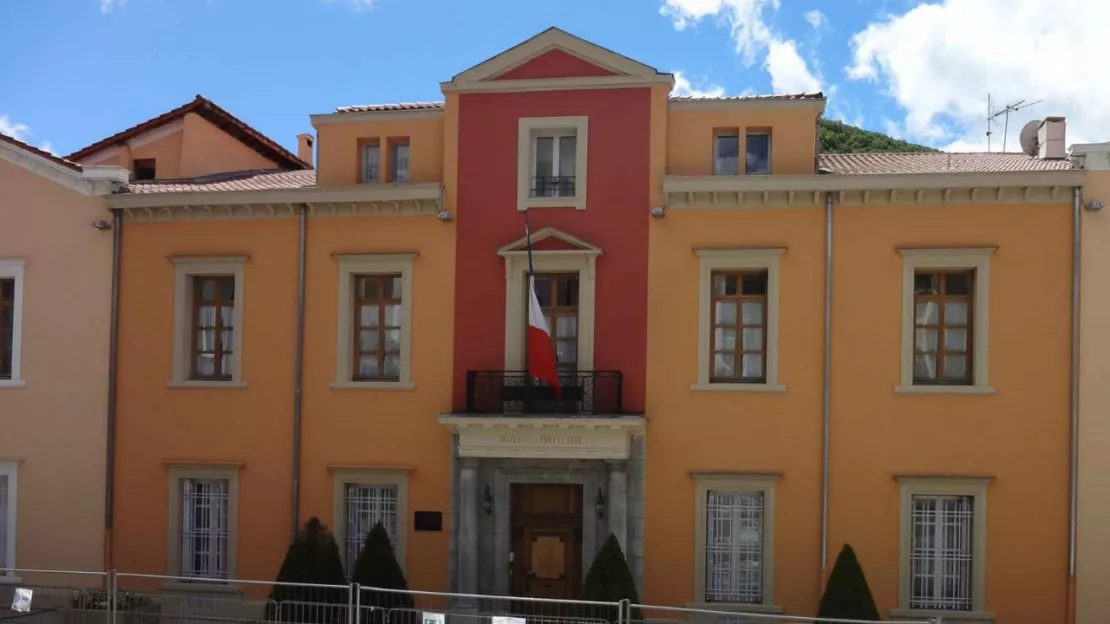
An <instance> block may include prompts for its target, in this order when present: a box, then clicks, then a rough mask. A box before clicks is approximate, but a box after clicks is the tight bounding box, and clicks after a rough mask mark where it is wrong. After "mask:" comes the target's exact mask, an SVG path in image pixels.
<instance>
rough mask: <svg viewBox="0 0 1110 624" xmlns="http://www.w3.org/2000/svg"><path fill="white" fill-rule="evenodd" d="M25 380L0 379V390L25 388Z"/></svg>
mask: <svg viewBox="0 0 1110 624" xmlns="http://www.w3.org/2000/svg"><path fill="white" fill-rule="evenodd" d="M26 387H27V380H26V379H0V388H26Z"/></svg>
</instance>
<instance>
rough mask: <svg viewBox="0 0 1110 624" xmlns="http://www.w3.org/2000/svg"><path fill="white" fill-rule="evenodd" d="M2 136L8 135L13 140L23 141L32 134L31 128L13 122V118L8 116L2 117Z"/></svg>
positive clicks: (0, 117) (0, 119) (0, 129)
mask: <svg viewBox="0 0 1110 624" xmlns="http://www.w3.org/2000/svg"><path fill="white" fill-rule="evenodd" d="M0 134H6V135H8V136H10V137H12V138H13V139H17V140H19V141H22V140H24V139H26V138H27V135H28V134H31V128H29V127H27V124H21V123H16V122H14V121H12V118H11V117H8V116H7V115H0Z"/></svg>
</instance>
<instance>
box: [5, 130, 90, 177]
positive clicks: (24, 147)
mask: <svg viewBox="0 0 1110 624" xmlns="http://www.w3.org/2000/svg"><path fill="white" fill-rule="evenodd" d="M0 141H3V142H5V143H8V144H11V145H14V146H16V147H18V148H19V149H21V150H24V151H27V152H30V153H32V154H34V155H36V156H42V157H43V158H46V159H48V160H50V161H53V162H56V163H58V164H59V165H61V166H63V167H68V168H70V169H73V170H74V171H81V165H79V164H77V163H75V162H73V161H72V160H66V159H65V158H62V157H61V156H56V155H54V154H51V153H50V152H48V151H46V150H43V149H39V148H37V147H35V146H34V145H28V144H26V143H24V142H23V141H20V140H19V139H17V138H15V137H11V136H8V135H6V134H0Z"/></svg>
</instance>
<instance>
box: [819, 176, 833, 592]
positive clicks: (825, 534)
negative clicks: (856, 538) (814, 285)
mask: <svg viewBox="0 0 1110 624" xmlns="http://www.w3.org/2000/svg"><path fill="white" fill-rule="evenodd" d="M832 279H833V194H832V193H831V192H829V193H825V335H824V338H825V344H824V358H823V361H822V363H821V575H822V577H823V576H824V574H825V570H827V569H828V564H829V410H830V396H831V384H830V380H831V373H832Z"/></svg>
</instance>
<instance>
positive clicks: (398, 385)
mask: <svg viewBox="0 0 1110 624" xmlns="http://www.w3.org/2000/svg"><path fill="white" fill-rule="evenodd" d="M331 388H332V389H333V390H413V389H415V388H416V383H415V382H412V381H333V382H331Z"/></svg>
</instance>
